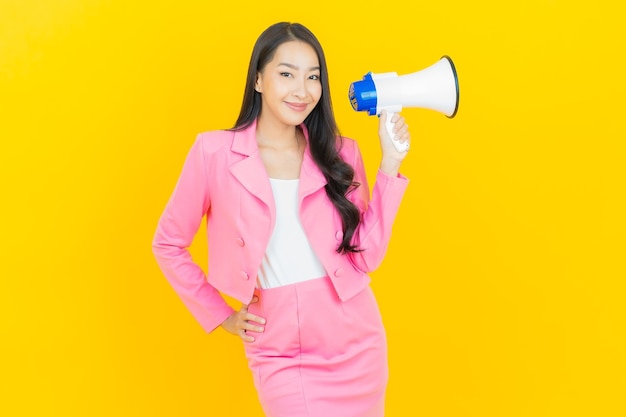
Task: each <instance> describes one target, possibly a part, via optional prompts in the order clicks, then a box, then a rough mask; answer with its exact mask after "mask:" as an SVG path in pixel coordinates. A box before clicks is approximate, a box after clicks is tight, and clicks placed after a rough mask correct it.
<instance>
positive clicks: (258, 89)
mask: <svg viewBox="0 0 626 417" xmlns="http://www.w3.org/2000/svg"><path fill="white" fill-rule="evenodd" d="M254 89H255V90H256V92H257V93H260V92H261V73H258V72H257V74H256V81H255V82H254Z"/></svg>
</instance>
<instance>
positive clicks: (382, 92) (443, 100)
mask: <svg viewBox="0 0 626 417" xmlns="http://www.w3.org/2000/svg"><path fill="white" fill-rule="evenodd" d="M348 97H349V98H350V103H351V104H352V108H353V109H354V110H355V111H367V112H368V113H369V115H370V116H373V115H380V113H381V112H382V111H383V110H386V111H387V113H388V115H387V126H386V127H387V132H388V133H389V137H390V138H391V140H392V141H393V144H394V146H395V147H396V149H397V150H398V152H404V151H406V150H407V149H408V142H403V143H400V142H399V141H397V140H395V139H394V134H393V132H392V129H393V124H392V123H391V118H392V117H393V113H397V112H400V111H402V108H403V107H419V108H426V109H431V110H436V111H438V112H440V113H443V114H445V115H446V116H448V117H449V118H453V117H454V116H455V115H456V112H457V110H458V109H459V80H458V77H457V75H456V68H455V67H454V63H453V62H452V59H451V58H450V57H449V56H447V55H444V56H443V57H442V58H441V59H440V60H439V61H437V62H436V63H434V64H433V65H431V66H430V67H428V68H425V69H423V70H421V71H418V72H414V73H412V74H407V75H402V76H398V74H397V73H395V72H386V73H380V74H373V73H371V72H369V73H367V74H366V75H365V76H364V77H363V80H361V81H355V82H353V83H352V84H350V90H349V92H348Z"/></svg>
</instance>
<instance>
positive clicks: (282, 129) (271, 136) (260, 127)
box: [256, 117, 300, 148]
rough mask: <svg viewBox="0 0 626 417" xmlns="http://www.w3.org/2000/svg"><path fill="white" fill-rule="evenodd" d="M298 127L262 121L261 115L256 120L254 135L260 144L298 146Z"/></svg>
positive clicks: (277, 146) (274, 146)
mask: <svg viewBox="0 0 626 417" xmlns="http://www.w3.org/2000/svg"><path fill="white" fill-rule="evenodd" d="M298 131H299V128H298V127H297V126H288V125H283V124H279V123H272V122H268V121H264V120H263V118H262V117H259V119H258V120H257V126H256V137H257V143H258V144H259V145H260V146H271V147H273V148H291V147H294V146H295V147H299V143H300V139H299V136H300V135H299V133H298Z"/></svg>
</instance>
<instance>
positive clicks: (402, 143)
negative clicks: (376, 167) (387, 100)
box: [378, 110, 411, 176]
mask: <svg viewBox="0 0 626 417" xmlns="http://www.w3.org/2000/svg"><path fill="white" fill-rule="evenodd" d="M378 136H379V137H380V147H381V150H382V154H383V155H382V160H381V162H380V169H381V171H383V172H385V173H386V174H389V175H392V176H395V175H397V174H398V171H399V169H400V164H401V163H402V161H403V160H404V158H405V157H406V155H407V153H408V150H409V146H410V143H411V134H410V133H409V126H408V125H407V124H406V122H405V120H404V117H402V116H401V115H400V114H399V113H393V112H391V113H390V112H387V111H386V110H383V111H382V112H381V113H380V117H379V118H378Z"/></svg>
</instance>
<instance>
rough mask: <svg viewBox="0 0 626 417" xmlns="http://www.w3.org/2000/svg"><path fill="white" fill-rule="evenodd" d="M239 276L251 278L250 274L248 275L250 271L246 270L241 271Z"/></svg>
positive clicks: (246, 278)
mask: <svg viewBox="0 0 626 417" xmlns="http://www.w3.org/2000/svg"><path fill="white" fill-rule="evenodd" d="M239 276H240V277H241V279H245V280H248V279H250V276H248V273H247V272H246V271H241V272H240V273H239Z"/></svg>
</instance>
